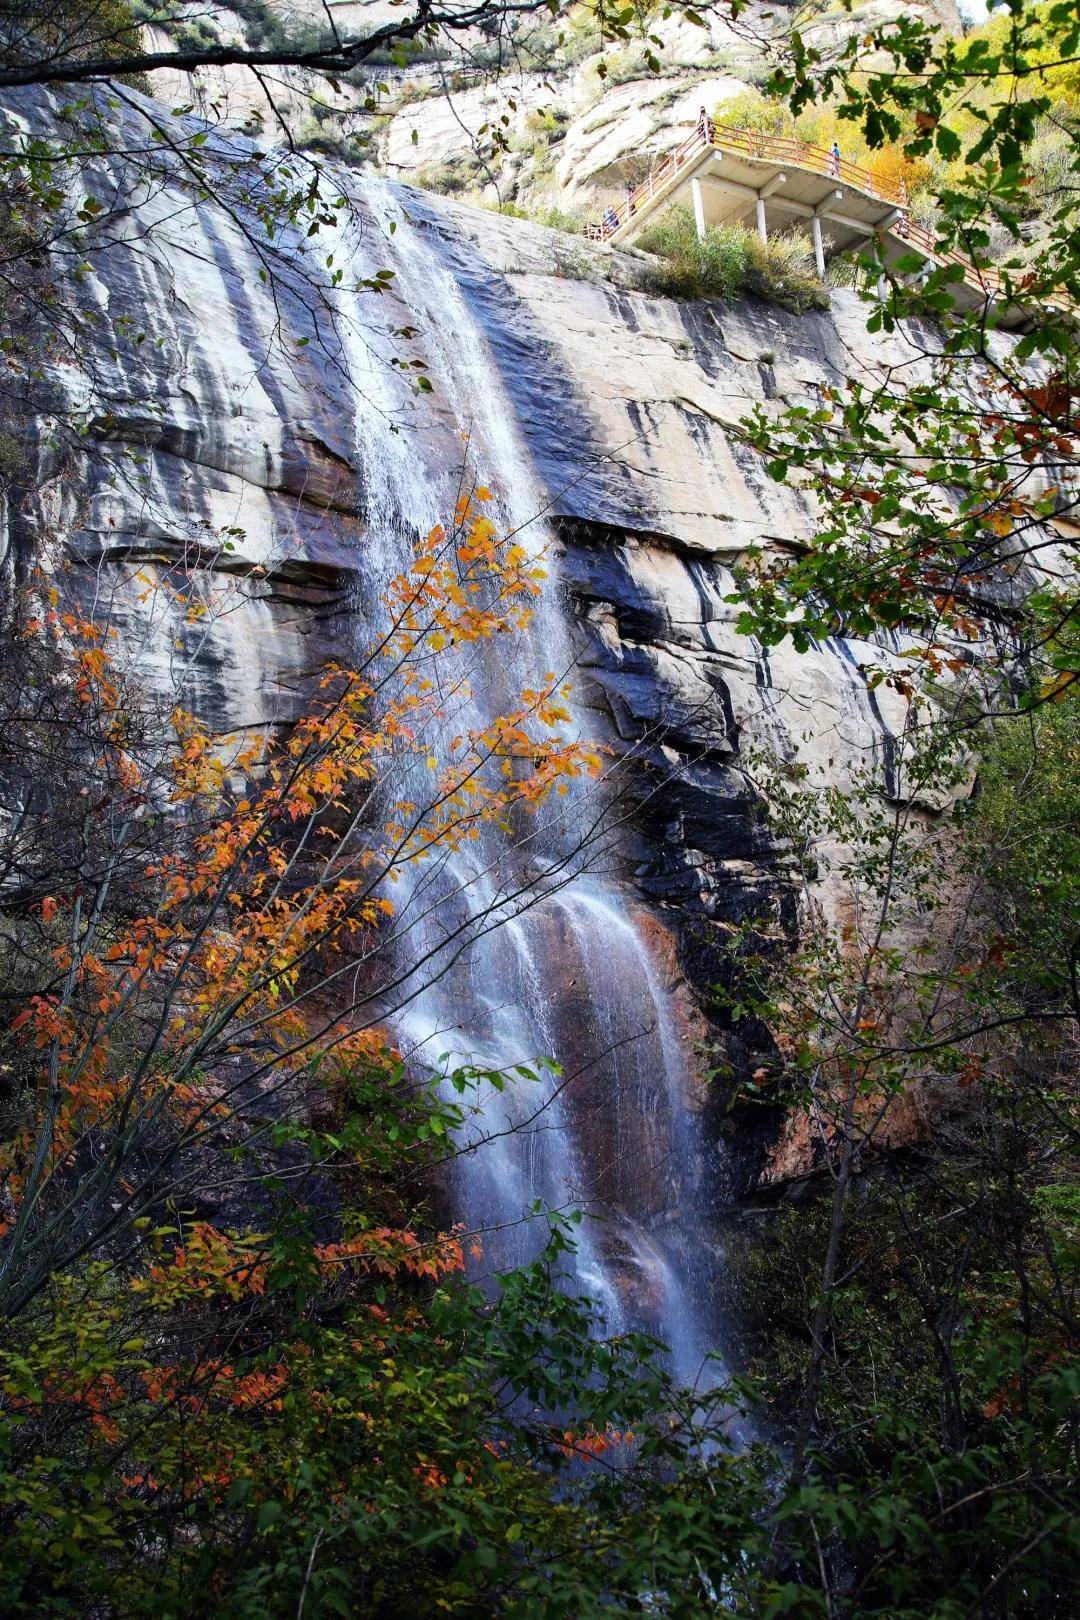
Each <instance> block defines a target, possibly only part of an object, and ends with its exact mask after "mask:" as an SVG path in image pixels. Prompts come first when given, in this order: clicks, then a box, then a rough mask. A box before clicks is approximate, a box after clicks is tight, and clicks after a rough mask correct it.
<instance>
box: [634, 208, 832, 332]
mask: <svg viewBox="0 0 1080 1620" xmlns="http://www.w3.org/2000/svg"><path fill="white" fill-rule="evenodd" d="M638 246H639V247H640V248H642V249H644V251H645V252H646V253H652V254H655V255H656V257H657V259H658V261H659V263H658V264H657V266H656V267H655V269H650V270H649V271H648V272H646V274H645V277H644V285H645V289H646V291H649V292H657V293H662V294H664V295H665V296H666V297H668V298H737V297H740V296H741V295H743V294H746V293H751V294H753V295H754V296H756V297H758V298H766V299H768V300H769V301H770V302H771V303H774V304H780V305H781V306H782V307H783V308H784V309H790V310H791V311H793V313H795V314H797V315H801V314H803V313H804V312H805V311H806V310H810V309H827V308H828V307H829V295H828V292H827V291H826V289H825V288H824V287H823V286H822V284H821V282H820V281H819V280H818V278H817V275H816V274H815V272H814V268H813V264H812V261H811V258H810V254H809V250H808V248H807V245H806V243H805V242H804V241H803V240H802V238H801V237H798V236H787V235H785V236H774V237H771V238H770V239H769V241H768V242H767V243H765V242H762V241H761V238H760V237H759V236H758V235H757V234H756V233H755V232H753V231H748V230H746V229H745V227H743V226H741V225H715V226H713V227H712V229H711V230H709V231H707V232H706V233H705V237H704V240H703V241H699V240H698V235H697V230H696V227H695V225H694V216H693V213H692V212H691V210H690V209H689V208H688V207H687V206H686V205H685V204H681V203H677V204H673V206H672V207H670V208H668V209H666V210H665V212H664V213H663V214H662V215H661V216H660V218H659V219H658V220H657V222H656V223H655V224H654V225H650V226H649V227H648V228H647V229H646V230H645V231H643V232H642V234H641V236H640V237H639V239H638Z"/></svg>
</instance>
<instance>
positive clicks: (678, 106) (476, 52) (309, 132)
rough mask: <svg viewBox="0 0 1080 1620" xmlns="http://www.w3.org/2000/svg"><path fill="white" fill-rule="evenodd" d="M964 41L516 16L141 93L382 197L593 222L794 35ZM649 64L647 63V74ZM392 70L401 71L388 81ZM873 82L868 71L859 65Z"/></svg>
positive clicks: (287, 10) (761, 25) (760, 20)
mask: <svg viewBox="0 0 1080 1620" xmlns="http://www.w3.org/2000/svg"><path fill="white" fill-rule="evenodd" d="M912 14H914V15H915V16H917V17H919V18H921V19H925V20H926V21H927V22H929V23H931V24H935V23H936V24H938V25H940V26H941V27H942V28H943V29H945V30H946V31H947V32H949V33H954V34H955V33H959V32H960V18H959V14H958V11H957V8H956V6H955V5H954V4H953V0H917V3H912V0H862V3H858V4H854V5H852V6H851V7H850V9H840V8H830V7H827V6H820V7H814V6H800V7H796V8H794V9H792V7H791V6H790V5H788V4H775V3H771V0H748V3H747V4H746V5H745V6H743V8H742V9H741V11H740V14H739V16H738V17H736V18H733V17H732V15H731V8H730V6H729V5H727V4H724V3H719V4H716V5H712V6H710V5H705V6H701V7H699V8H698V9H697V12H696V21H694V22H691V21H690V20H688V18H687V17H686V16H684V15H683V14H681V13H674V14H672V15H670V16H665V15H663V14H662V13H661V10H660V8H656V9H654V10H653V11H652V12H651V14H648V13H643V18H644V17H645V16H646V15H647V22H644V26H645V27H647V31H648V38H647V39H646V38H645V37H634V36H633V35H631V37H629V38H628V39H626V40H617V39H613V38H612V37H611V36H610V33H609V34H608V35H607V37H605V34H604V29H603V27H602V26H601V23H600V20H599V18H598V16H597V14H596V13H595V12H594V11H593V10H592V9H591V8H589V7H587V6H580V7H577V8H573V9H570V10H569V11H566V12H564V13H561V14H560V16H559V17H558V18H554V19H553V18H552V17H550V16H549V15H548V13H547V11H546V10H544V9H540V10H538V11H537V12H536V13H535V14H533V15H529V14H526V15H522V16H512V17H509V18H507V19H505V20H504V23H503V25H502V26H501V27H500V28H497V29H495V30H493V31H487V32H481V31H480V30H474V31H466V32H463V33H443V34H440V35H439V36H438V37H437V38H435V39H433V40H421V41H414V42H410V43H409V45H408V46H407V47H406V48H405V51H404V52H403V54H402V57H401V59H399V60H394V59H392V58H391V57H390V56H388V55H387V53H383V55H382V59H381V60H380V59H379V58H378V57H377V58H376V59H375V60H374V61H373V63H372V64H371V66H366V67H363V68H361V69H360V70H358V71H357V72H356V73H354V74H353V75H351V76H350V79H349V81H347V82H338V81H336V80H335V81H330V80H328V79H326V78H325V77H323V76H322V75H319V74H314V73H310V72H308V71H306V70H304V69H300V68H288V67H287V68H283V69H280V70H277V71H276V72H275V75H274V81H273V86H272V91H271V90H270V89H269V88H268V86H267V84H266V83H265V81H262V82H261V81H260V80H258V79H257V78H256V77H255V75H254V74H252V73H251V72H250V71H248V70H247V69H244V68H237V67H226V68H203V69H199V70H197V71H196V72H194V73H179V72H172V71H167V72H166V71H163V72H160V73H158V74H157V75H155V93H156V94H157V95H158V96H159V97H160V98H161V100H162V101H164V102H166V103H168V104H176V103H189V102H190V103H193V104H194V105H195V106H197V107H198V108H199V109H200V110H202V111H203V112H204V113H205V115H206V116H207V117H208V118H210V120H211V121H212V122H214V123H220V124H222V125H223V126H224V127H226V128H229V129H234V130H243V131H245V132H247V133H248V134H255V133H257V134H261V135H262V136H263V137H264V138H265V139H267V140H268V141H270V142H272V143H274V142H276V143H281V142H282V141H283V140H284V139H285V130H286V128H287V130H288V139H289V141H290V142H293V143H295V145H296V146H298V147H301V148H303V147H309V148H311V149H313V150H317V151H323V152H331V153H337V154H338V155H340V156H346V155H347V156H349V157H350V158H353V159H358V158H362V159H364V160H366V161H369V162H370V163H372V164H373V166H374V167H375V168H376V169H377V170H378V171H380V172H382V173H385V174H386V175H388V176H390V177H391V178H394V179H399V180H404V181H419V182H420V183H421V184H424V185H425V186H428V187H429V188H432V189H435V190H438V191H445V192H448V193H454V194H462V193H467V194H469V195H470V196H475V197H482V198H483V200H484V201H485V202H487V203H496V204H512V205H514V206H516V207H519V208H523V209H525V210H526V211H528V212H537V211H540V212H541V213H542V212H543V210H545V209H550V208H552V207H555V208H558V209H561V210H564V211H565V210H567V209H579V208H580V209H585V210H593V211H595V210H597V209H598V208H600V209H602V207H603V205H604V204H605V203H606V202H607V201H608V200H609V199H611V198H620V197H621V195H622V193H623V189H624V187H625V185H626V183H627V181H632V182H634V183H636V182H637V181H638V180H640V179H641V178H642V176H643V174H644V172H645V170H646V169H647V168H648V166H649V165H650V163H652V162H653V161H654V160H655V159H656V158H657V157H659V156H662V155H663V154H664V153H665V152H667V151H668V150H670V149H671V148H672V147H673V146H676V145H677V144H678V143H679V141H681V140H682V139H683V138H684V137H685V136H686V135H688V134H689V133H690V131H691V130H692V129H693V127H694V125H695V124H696V122H697V118H698V111H699V108H700V107H702V106H708V107H710V108H712V107H715V106H717V105H720V104H722V103H723V102H725V101H728V100H730V99H731V98H732V97H734V96H737V95H739V94H740V92H742V91H744V90H745V89H746V87H747V86H748V85H754V84H761V83H764V82H765V80H766V79H767V78H768V75H769V72H770V71H771V69H772V67H773V66H774V65H775V62H776V60H777V52H778V50H781V49H782V47H783V42H784V40H785V38H786V36H787V35H788V34H790V32H791V29H792V27H793V26H794V24H795V22H796V21H797V23H798V26H799V28H800V30H801V33H802V36H803V38H804V40H805V42H806V44H807V45H808V46H809V47H810V48H812V49H815V50H817V51H820V52H821V53H822V56H823V58H824V59H825V60H826V61H827V60H828V59H829V58H830V56H831V55H833V54H834V53H835V52H837V51H839V49H840V48H841V47H842V46H843V45H844V44H845V43H846V42H847V41H848V40H849V39H850V38H851V37H852V36H853V35H854V36H855V37H857V38H861V37H863V36H865V35H866V34H868V33H869V32H870V31H871V30H872V29H875V28H878V27H880V26H881V25H882V24H884V23H888V22H889V21H891V20H894V19H897V18H900V17H902V16H911V15H912ZM328 15H330V13H328V12H327V11H326V10H325V9H324V8H323V7H322V6H320V5H319V4H317V3H315V0H257V3H255V4H248V5H243V6H240V7H239V8H238V9H233V8H232V7H230V6H227V5H209V6H200V7H199V8H198V12H197V19H196V17H195V14H194V12H192V14H191V15H188V14H187V12H186V9H185V8H184V7H183V6H180V7H178V8H177V10H176V13H175V16H174V17H173V20H172V22H171V23H170V24H169V25H168V28H167V29H166V28H165V27H164V26H162V27H154V28H148V29H147V30H146V33H147V36H148V39H149V41H150V42H151V43H152V44H153V46H154V48H155V49H159V50H166V49H168V48H169V41H170V38H171V39H172V40H173V41H174V42H176V43H184V42H185V41H190V39H191V37H192V29H193V25H194V26H195V29H196V33H197V34H198V37H200V38H202V39H203V40H204V42H208V41H210V40H214V41H217V42H220V43H221V44H232V43H234V42H235V43H243V42H245V41H246V42H247V43H248V44H249V45H253V46H255V45H258V44H260V43H264V42H265V37H266V33H267V28H268V27H269V26H275V25H276V26H279V27H281V26H283V27H284V28H285V29H286V30H287V31H288V32H289V33H290V34H291V35H292V36H293V37H295V36H296V34H297V32H298V31H299V32H300V33H301V34H303V35H305V36H306V37H307V38H313V37H315V36H316V35H317V34H318V33H319V31H320V30H321V29H324V28H325V25H326V20H327V16H328ZM332 17H333V21H334V23H335V25H336V26H337V27H338V28H339V30H340V31H341V32H342V33H343V34H344V35H346V36H358V37H363V36H364V35H365V34H366V33H368V32H370V31H371V30H372V29H374V28H377V27H379V26H381V25H383V24H385V23H386V22H387V21H392V20H400V13H399V12H396V11H395V10H394V8H393V6H391V5H390V4H388V0H335V3H334V4H333V6H332ZM649 58H652V60H653V62H654V63H655V66H654V67H650V66H649ZM403 62H404V64H405V65H402V63H403ZM868 65H869V64H868Z"/></svg>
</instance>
